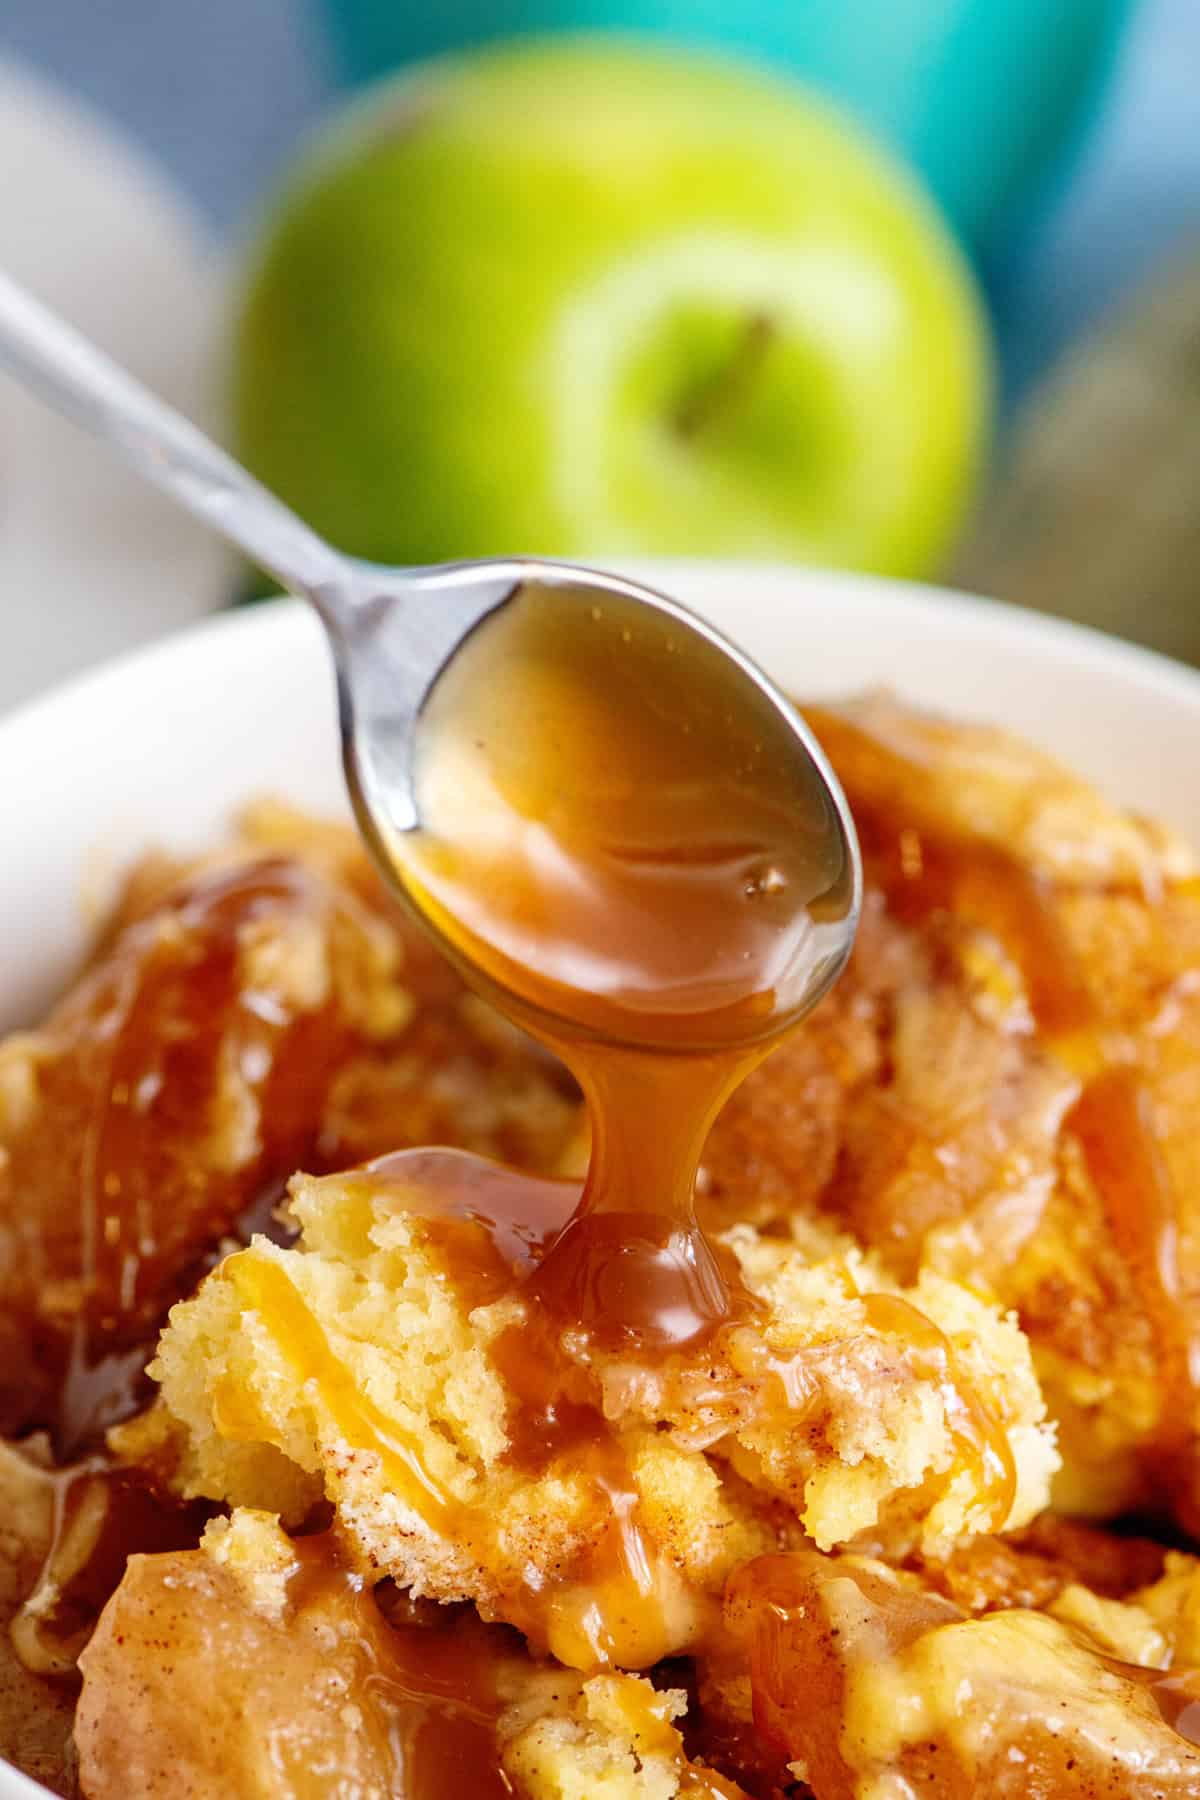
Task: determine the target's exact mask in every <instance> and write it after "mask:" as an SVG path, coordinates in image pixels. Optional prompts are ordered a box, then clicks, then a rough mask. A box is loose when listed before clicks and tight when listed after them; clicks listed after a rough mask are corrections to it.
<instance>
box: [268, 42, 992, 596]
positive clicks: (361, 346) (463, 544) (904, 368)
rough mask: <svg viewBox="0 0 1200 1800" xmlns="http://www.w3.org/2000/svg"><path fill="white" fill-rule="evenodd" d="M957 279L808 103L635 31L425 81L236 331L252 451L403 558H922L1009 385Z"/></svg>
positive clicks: (494, 56)
mask: <svg viewBox="0 0 1200 1800" xmlns="http://www.w3.org/2000/svg"><path fill="white" fill-rule="evenodd" d="M989 368H990V363H989V355H988V348H987V336H986V328H985V325H984V322H983V314H982V310H981V307H980V303H979V300H978V297H977V294H976V291H975V288H974V286H973V284H972V280H971V277H970V275H969V273H968V271H967V268H966V266H965V264H964V262H963V260H962V258H961V256H960V255H959V253H958V251H957V249H956V248H955V246H954V244H953V242H952V241H951V239H950V237H949V235H948V233H947V231H946V229H945V228H944V226H943V225H942V224H941V223H940V221H939V219H938V218H937V217H936V215H935V213H934V211H933V209H932V207H931V205H930V203H929V202H928V200H927V199H926V198H925V197H924V196H923V194H922V193H921V192H920V191H919V190H918V189H917V187H916V186H915V185H914V183H913V181H912V180H911V178H910V177H908V176H907V175H906V174H904V173H903V172H902V171H901V170H899V169H898V168H896V167H895V166H894V165H893V164H892V163H891V162H889V161H888V160H887V159H886V157H885V156H884V155H883V154H882V152H881V151H880V150H878V149H877V148H875V147H873V146H872V145H871V144H869V143H868V142H866V141H864V139H863V138H862V136H861V135H859V134H858V133H857V132H856V131H855V130H854V129H853V128H852V127H851V126H850V125H848V124H847V123H846V121H845V120H844V119H842V118H840V117H838V116H837V115H835V114H834V113H832V112H831V111H830V110H829V109H828V108H827V107H826V106H825V105H823V104H822V103H820V102H818V101H817V100H815V99H814V98H813V97H812V96H811V95H810V94H809V93H808V92H806V91H805V90H804V89H802V88H798V87H796V86H794V85H791V84H790V83H785V82H782V81H780V80H777V79H774V78H772V77H769V76H767V75H766V74H764V73H761V72H759V71H757V70H755V69H753V68H751V67H748V66H745V65H742V64H737V63H730V62H728V61H723V60H722V61H718V60H714V59H711V58H708V57H703V56H699V55H695V54H691V53H686V52H682V51H678V50H662V49H657V50H652V49H650V48H647V47H642V46H636V45H631V44H628V43H621V42H614V41H613V40H597V39H583V40H562V39H556V40H554V41H553V42H544V43H536V44H523V45H518V46H515V47H506V48H503V49H501V50H498V51H496V50H493V51H488V52H483V53H481V54H479V55H476V56H472V57H468V58H462V59H451V60H447V61H445V62H441V63H432V64H428V65H426V66H424V67H423V68H421V69H420V70H418V71H416V72H415V73H411V74H409V75H407V76H405V77H404V78H402V79H401V81H399V82H398V83H396V84H393V85H392V86H390V87H388V88H386V89H384V90H382V92H381V93H380V94H379V95H377V96H376V97H374V98H373V99H371V100H369V101H368V102H366V103H364V104H360V106H359V108H358V109H357V111H355V112H353V113H352V115H351V117H350V119H349V120H348V121H346V122H345V123H344V124H343V125H342V127H341V128H340V129H339V130H337V131H335V132H334V133H333V134H332V136H331V137H329V138H328V139H327V140H326V141H325V142H324V143H323V144H321V145H320V146H318V148H317V150H316V152H315V154H314V155H313V156H312V157H311V158H310V159H309V161H308V163H307V165H306V166H305V168H304V169H303V170H302V171H301V173H300V174H299V176H298V177H297V179H296V180H295V181H294V182H293V184H292V186H291V188H290V189H289V191H288V192H287V193H286V194H285V196H284V197H283V200H282V202H281V204H280V206H279V208H278V210H277V213H276V215H275V217H274V220H273V223H272V226H271V228H270V230H269V231H268V233H267V234H266V236H265V239H264V241H263V242H262V244H261V246H260V248H259V251H258V254H257V256H256V258H255V262H254V267H253V269H252V271H251V275H250V280H249V285H248V289H247V293H246V298H245V304H244V309H243V311H242V314H241V318H240V325H239V331H238V338H237V354H236V421H237V433H238V443H239V449H240V451H241V454H242V455H243V456H244V457H245V459H246V461H247V462H248V463H249V465H250V466H251V468H253V469H254V470H255V471H256V472H257V473H258V474H259V475H260V476H261V477H262V478H263V480H264V481H266V482H267V483H268V484H269V485H271V486H272V487H274V488H275V489H276V490H277V491H278V492H279V493H280V494H282V495H283V496H284V498H285V499H287V500H288V501H290V502H291V503H292V504H293V505H294V506H295V507H296V508H297V509H298V510H299V511H300V512H301V513H302V514H303V515H304V516H305V517H306V518H307V519H308V520H310V521H311V523H312V524H314V525H315V526H316V527H317V528H318V529H319V530H321V531H323V532H324V533H326V534H327V535H328V536H329V537H330V538H331V539H332V540H333V541H334V542H335V543H337V544H339V545H341V546H342V547H343V548H345V549H347V550H350V551H354V552H357V553H358V554H360V555H363V556H368V557H372V558H376V559H378V560H379V561H381V562H394V563H420V562H432V561H440V560H443V559H451V558H457V557H470V556H482V555H498V554H506V553H520V552H527V553H536V554H542V555H552V556H553V555H558V556H571V557H576V558H580V559H592V560H597V559H599V560H604V559H612V558H618V557H620V556H622V555H625V554H631V553H637V552H648V553H663V554H682V555H697V556H715V555H739V556H751V557H763V558H786V559H801V560H804V561H807V562H818V563H835V564H846V565H851V566H856V567H861V568H869V569H876V570H880V571H884V572H889V573H892V574H901V575H910V574H920V573H923V572H926V571H928V570H930V569H931V568H932V567H933V566H934V565H935V564H936V562H937V560H938V558H939V557H940V556H941V554H942V553H943V551H944V550H945V548H946V547H947V544H948V541H949V540H950V538H951V537H952V536H953V534H954V532H955V530H956V528H957V526H958V525H959V523H960V520H961V518H962V515H963V511H964V507H965V505H966V503H967V500H968V498H969V496H970V492H971V487H972V482H973V478H974V476H975V473H976V470H977V467H978V464H979V461H980V453H981V448H982V445H983V442H984V438H985V432H986V421H987V413H988V402H989V393H990V382H989Z"/></svg>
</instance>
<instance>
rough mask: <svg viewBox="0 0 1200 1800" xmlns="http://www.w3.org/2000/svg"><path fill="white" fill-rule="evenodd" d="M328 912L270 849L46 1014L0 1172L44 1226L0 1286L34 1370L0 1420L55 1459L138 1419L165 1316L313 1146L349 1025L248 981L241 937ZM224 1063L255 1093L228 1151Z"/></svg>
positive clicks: (203, 885) (312, 880) (126, 938)
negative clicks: (49, 1440) (239, 1144)
mask: <svg viewBox="0 0 1200 1800" xmlns="http://www.w3.org/2000/svg"><path fill="white" fill-rule="evenodd" d="M338 903H339V902H338V901H337V900H336V899H335V897H334V895H333V893H332V890H330V889H329V888H327V886H326V885H325V884H324V883H323V882H322V881H321V880H320V878H319V877H317V876H315V875H313V874H311V873H310V872H309V871H307V870H305V869H304V868H302V867H300V866H299V865H298V864H296V863H294V862H289V861H287V860H285V859H280V858H272V859H265V860H262V861H260V862H257V863H253V864H249V865H246V864H243V865H240V866H238V867H237V868H235V869H234V870H233V871H232V872H229V871H224V872H218V873H215V874H212V875H208V876H203V877H200V878H198V879H197V880H195V881H194V882H192V883H191V884H190V885H188V886H187V887H185V888H183V889H182V890H180V891H178V892H177V893H176V894H175V895H174V896H173V897H172V898H171V900H170V902H169V904H167V905H166V906H165V907H164V908H163V909H161V910H160V911H158V912H156V913H154V914H153V915H151V916H150V917H148V918H146V919H144V920H140V921H137V922H135V923H134V924H132V925H130V926H129V927H127V929H126V930H125V931H124V932H123V933H122V934H121V935H120V936H119V938H118V939H117V940H116V941H115V942H114V943H113V944H112V945H111V946H110V947H109V949H108V951H107V953H106V954H105V956H104V957H103V959H102V960H101V961H100V962H99V963H98V964H97V965H96V966H95V968H94V969H93V970H92V971H91V973H90V974H89V975H87V976H86V977H85V978H84V980H83V981H82V982H81V984H80V985H79V987H78V988H77V989H76V990H75V991H74V992H73V993H72V994H71V995H70V996H69V997H68V999H67V1000H66V1001H65V1002H64V1003H63V1005H62V1006H61V1007H60V1008H59V1010H58V1011H57V1013H56V1014H55V1015H53V1017H52V1018H51V1020H50V1021H49V1023H48V1025H47V1027H46V1028H45V1033H44V1035H45V1036H46V1038H47V1040H48V1044H49V1049H50V1053H49V1055H48V1056H46V1057H44V1058H43V1059H42V1061H41V1063H40V1064H39V1077H38V1078H39V1083H40V1110H39V1113H38V1115H37V1118H36V1121H35V1126H34V1129H33V1130H32V1131H30V1132H29V1133H27V1134H26V1136H25V1137H24V1138H20V1139H18V1140H17V1142H16V1144H15V1145H14V1146H13V1149H12V1152H11V1168H10V1170H9V1180H10V1188H11V1192H12V1193H13V1194H14V1195H15V1196H18V1197H20V1196H27V1197H28V1198H27V1200H26V1204H32V1205H34V1206H35V1207H36V1208H37V1209H38V1211H39V1213H40V1214H41V1215H42V1216H41V1217H40V1219H39V1222H38V1223H39V1230H38V1232H37V1233H36V1241H35V1240H34V1238H32V1237H31V1239H30V1244H29V1255H28V1257H26V1258H20V1259H18V1263H17V1266H16V1267H15V1268H14V1269H12V1270H11V1271H9V1273H8V1276H7V1278H5V1277H4V1276H3V1275H0V1297H2V1298H4V1299H5V1301H6V1302H7V1307H6V1310H7V1312H8V1317H9V1321H10V1324H11V1322H12V1321H13V1320H14V1319H18V1318H19V1320H20V1323H21V1332H22V1336H23V1338H24V1339H26V1340H27V1342H28V1346H29V1349H28V1351H27V1354H28V1355H29V1357H30V1360H31V1362H32V1365H33V1366H32V1368H30V1369H29V1370H27V1371H26V1370H24V1369H23V1368H22V1369H19V1370H18V1371H17V1374H18V1375H19V1376H20V1380H19V1381H18V1380H14V1382H13V1387H12V1405H11V1406H6V1407H5V1408H4V1416H3V1418H0V1428H3V1429H5V1430H6V1431H8V1432H9V1433H12V1432H15V1431H18V1430H22V1429H29V1428H30V1427H33V1426H39V1425H40V1426H46V1427H48V1428H49V1429H51V1431H52V1433H53V1435H54V1439H55V1445H56V1448H57V1449H58V1451H59V1453H60V1455H61V1456H63V1457H64V1458H69V1457H71V1456H74V1455H76V1454H78V1452H79V1451H80V1449H81V1448H83V1447H84V1446H86V1445H87V1444H88V1443H90V1442H93V1441H95V1439H96V1438H97V1437H98V1436H99V1434H101V1433H102V1432H103V1431H104V1430H105V1429H106V1428H107V1427H108V1426H109V1425H111V1424H113V1423H115V1422H116V1421H117V1420H118V1419H120V1418H123V1417H126V1416H128V1414H129V1413H131V1412H132V1411H134V1410H136V1408H137V1406H138V1405H139V1404H141V1403H143V1402H144V1400H145V1398H146V1391H145V1387H144V1384H143V1382H142V1369H143V1367H144V1365H145V1362H146V1358H147V1355H148V1353H149V1350H150V1347H151V1346H152V1344H153V1342H154V1338H155V1336H156V1335H157V1332H158V1329H159V1327H160V1325H161V1323H162V1319H163V1317H164V1316H165V1313H166V1311H167V1308H168V1307H169V1306H170V1305H171V1304H172V1303H173V1302H174V1301H175V1300H176V1299H177V1298H178V1297H179V1296H180V1295H181V1294H183V1293H186V1292H188V1291H189V1290H190V1288H191V1287H192V1286H194V1284H195V1281H196V1279H197V1278H198V1277H199V1275H200V1274H202V1273H203V1271H204V1268H205V1266H206V1260H207V1259H209V1258H211V1256H212V1254H213V1253H214V1252H215V1251H216V1249H217V1246H218V1244H219V1243H220V1241H221V1240H222V1239H223V1238H225V1237H227V1236H229V1235H231V1234H235V1233H237V1232H238V1231H239V1228H241V1227H242V1226H243V1224H244V1223H245V1224H247V1225H249V1226H251V1227H252V1226H253V1225H254V1224H255V1223H256V1222H257V1213H258V1209H259V1206H260V1202H261V1200H262V1197H263V1195H264V1194H267V1195H271V1194H274V1193H276V1192H277V1191H278V1189H279V1185H280V1183H281V1181H282V1179H283V1178H284V1177H286V1176H287V1175H288V1174H290V1173H291V1172H292V1170H293V1169H294V1167H295V1166H296V1163H297V1161H298V1160H300V1159H301V1158H302V1157H304V1156H305V1154H306V1152H307V1151H308V1150H309V1148H310V1147H311V1146H312V1145H313V1140H314V1136H315V1131H316V1121H317V1118H318V1116H319V1110H320V1099H321V1095H322V1093H323V1091H324V1087H325V1085H326V1083H327V1082H328V1080H329V1078H330V1074H331V1071H332V1070H333V1068H334V1067H335V1066H336V1064H337V1063H338V1061H339V1060H340V1059H341V1057H342V1056H343V1055H344V1053H345V1049H346V1033H345V1030H344V1029H343V1027H342V1026H341V1025H340V1024H339V1022H338V1020H337V1018H336V1017H335V1015H334V1010H333V1008H332V1007H331V1006H330V1005H329V1004H328V1003H326V1004H322V1005H317V1006H315V1007H314V1008H312V1009H311V1010H298V1009H297V1008H296V1007H295V1006H294V1005H292V1004H291V1003H290V1002H289V1000H288V999H287V997H286V996H285V995H283V994H280V993H276V992H274V991H271V990H269V989H266V988H264V989H261V990H258V989H249V988H246V987H245V986H243V985H242V983H241V982H240V981H239V971H238V953H239V943H240V941H241V940H242V937H243V935H244V934H245V933H246V932H247V931H253V930H254V929H255V928H257V927H259V926H260V925H263V924H268V925H269V924H270V923H272V922H278V921H281V920H283V921H286V920H289V919H294V920H313V921H316V922H321V921H324V920H325V919H326V918H327V917H328V915H329V912H330V909H331V908H332V907H333V906H335V905H336V904H338ZM227 1070H228V1071H231V1072H233V1073H235V1074H236V1078H237V1081H238V1082H239V1084H240V1089H241V1092H242V1094H243V1096H247V1095H248V1096H250V1097H252V1099H253V1101H254V1102H255V1110H256V1120H255V1122H254V1124H253V1127H252V1130H253V1136H252V1137H251V1139H250V1141H249V1143H248V1145H247V1146H246V1147H245V1150H244V1154H242V1155H241V1156H239V1155H235V1154H234V1153H233V1152H232V1151H231V1150H230V1149H228V1148H222V1147H221V1145H220V1143H219V1141H218V1140H219V1137H220V1131H221V1125H220V1122H219V1118H218V1114H219V1109H220V1106H221V1104H222V1101H221V1095H220V1091H219V1090H220V1086H221V1083H222V1081H223V1080H224V1079H225V1078H226V1071H227ZM10 1284H13V1285H12V1291H9V1286H10ZM26 1374H27V1375H28V1379H27V1380H26V1379H25V1378H24V1377H25V1375H26ZM6 1392H7V1389H6Z"/></svg>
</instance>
